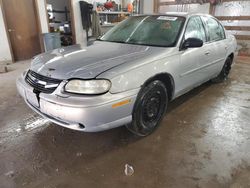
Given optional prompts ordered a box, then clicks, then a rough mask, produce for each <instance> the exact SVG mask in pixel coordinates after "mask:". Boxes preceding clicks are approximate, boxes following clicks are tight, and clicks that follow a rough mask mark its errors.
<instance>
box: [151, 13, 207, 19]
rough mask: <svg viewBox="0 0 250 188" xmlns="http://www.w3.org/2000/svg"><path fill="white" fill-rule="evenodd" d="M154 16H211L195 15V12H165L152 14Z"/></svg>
mask: <svg viewBox="0 0 250 188" xmlns="http://www.w3.org/2000/svg"><path fill="white" fill-rule="evenodd" d="M150 15H153V16H164V15H169V16H181V17H186V18H187V17H190V16H195V15H197V16H210V17H212V16H211V15H210V14H204V13H194V12H165V13H157V14H150Z"/></svg>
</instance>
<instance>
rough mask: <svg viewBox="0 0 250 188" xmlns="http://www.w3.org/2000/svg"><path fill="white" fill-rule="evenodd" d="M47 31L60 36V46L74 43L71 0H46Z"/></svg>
mask: <svg viewBox="0 0 250 188" xmlns="http://www.w3.org/2000/svg"><path fill="white" fill-rule="evenodd" d="M46 4H47V14H48V24H49V32H50V33H56V34H58V35H59V36H60V39H59V40H60V44H61V46H69V45H73V44H75V27H74V17H73V9H72V2H71V0H46Z"/></svg>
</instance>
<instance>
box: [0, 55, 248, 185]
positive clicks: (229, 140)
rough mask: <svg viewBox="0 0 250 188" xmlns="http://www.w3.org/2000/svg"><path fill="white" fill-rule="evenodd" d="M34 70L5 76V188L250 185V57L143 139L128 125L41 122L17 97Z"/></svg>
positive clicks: (1, 171)
mask: <svg viewBox="0 0 250 188" xmlns="http://www.w3.org/2000/svg"><path fill="white" fill-rule="evenodd" d="M28 66H29V63H28V62H21V63H16V64H14V65H11V67H10V68H11V69H12V71H11V72H9V73H4V74H0V88H1V92H0V187H1V188H9V187H10V188H14V187H17V188H20V187H25V188H31V187H32V188H34V187H39V188H40V187H41V188H54V187H58V188H66V187H70V188H71V187H73V188H78V187H79V188H80V187H81V188H83V187H86V188H89V187H91V188H95V187H98V188H99V187H108V188H112V187H115V188H117V187H150V188H152V187H154V188H158V187H160V188H161V187H167V188H179V187H180V188H181V187H185V188H189V187H190V188H191V187H192V188H224V187H225V188H228V187H230V188H249V187H250V60H249V59H244V58H241V59H240V60H238V62H237V64H236V65H235V66H234V67H233V70H232V74H231V75H230V79H229V80H227V81H225V82H224V83H221V84H211V83H206V84H204V85H203V86H201V87H199V88H197V89H195V90H193V91H191V92H189V93H188V94H186V95H185V96H182V97H180V98H178V99H177V100H175V101H174V102H172V103H171V105H170V107H169V110H168V112H167V115H166V117H165V118H164V120H163V122H162V125H161V126H160V127H159V129H158V130H157V131H156V132H155V133H153V134H152V135H150V136H148V137H146V138H142V139H139V138H136V137H135V136H133V135H132V134H130V133H129V132H127V131H126V129H125V128H117V129H114V130H110V131H106V132H101V133H81V132H74V131H71V130H68V129H65V128H62V127H59V126H57V125H55V124H52V123H50V122H48V121H47V120H44V119H42V118H40V117H39V116H38V115H36V114H35V113H33V112H32V111H31V110H30V109H29V108H28V107H27V106H26V105H25V103H24V102H23V100H22V99H21V98H20V97H19V96H18V95H17V93H16V88H15V78H16V76H17V75H19V74H20V73H21V72H22V70H24V69H25V68H26V67H28ZM125 164H130V165H132V166H133V167H134V170H135V172H134V174H133V175H132V176H125V175H124V166H125Z"/></svg>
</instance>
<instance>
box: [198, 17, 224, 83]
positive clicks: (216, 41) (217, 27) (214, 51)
mask: <svg viewBox="0 0 250 188" xmlns="http://www.w3.org/2000/svg"><path fill="white" fill-rule="evenodd" d="M202 20H203V22H204V24H205V28H206V33H207V36H208V41H207V43H206V46H207V51H206V52H205V57H204V61H203V62H201V66H203V68H202V69H201V70H200V71H201V73H202V74H203V75H204V76H205V79H211V78H212V77H214V76H216V75H218V74H219V72H220V71H221V69H222V67H223V65H224V62H225V58H226V52H227V48H228V46H226V43H225V39H226V36H225V31H224V29H223V27H222V25H221V24H220V23H219V22H218V21H217V20H216V19H214V18H213V17H210V16H202Z"/></svg>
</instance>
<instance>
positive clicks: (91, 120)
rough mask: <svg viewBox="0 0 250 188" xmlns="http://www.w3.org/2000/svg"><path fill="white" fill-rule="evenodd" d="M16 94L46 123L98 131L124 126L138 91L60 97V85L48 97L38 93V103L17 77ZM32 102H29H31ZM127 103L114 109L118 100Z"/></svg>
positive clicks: (30, 88) (128, 119)
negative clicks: (47, 121)
mask: <svg viewBox="0 0 250 188" xmlns="http://www.w3.org/2000/svg"><path fill="white" fill-rule="evenodd" d="M16 85H17V89H18V92H19V94H20V95H21V96H22V97H23V98H24V100H25V102H26V103H27V104H28V106H29V107H30V108H31V109H33V110H34V111H35V112H37V113H38V114H40V115H41V116H43V117H44V118H47V119H49V120H50V121H52V122H54V123H56V124H58V125H61V126H63V127H66V128H70V129H73V130H78V131H84V132H98V131H103V130H107V129H111V128H115V127H119V126H122V125H125V124H128V123H130V122H131V121H132V111H133V106H134V103H135V100H136V97H137V94H138V92H139V89H135V90H131V91H127V92H123V93H118V94H111V93H106V94H103V95H97V96H84V95H82V96H80V95H69V94H63V93H62V92H61V91H62V88H63V85H64V83H61V84H60V85H59V86H58V88H57V89H56V90H55V91H54V92H53V93H52V94H45V93H40V94H39V97H38V99H39V100H38V101H36V102H34V100H36V98H37V97H36V95H35V94H34V93H33V88H32V87H31V86H30V85H28V84H27V83H26V82H25V80H24V77H23V76H21V77H19V78H18V79H17V81H16ZM31 99H32V100H31ZM125 100H128V101H129V103H128V104H125V105H121V106H118V107H117V106H116V107H114V106H113V105H114V104H116V103H119V102H121V101H125Z"/></svg>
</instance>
